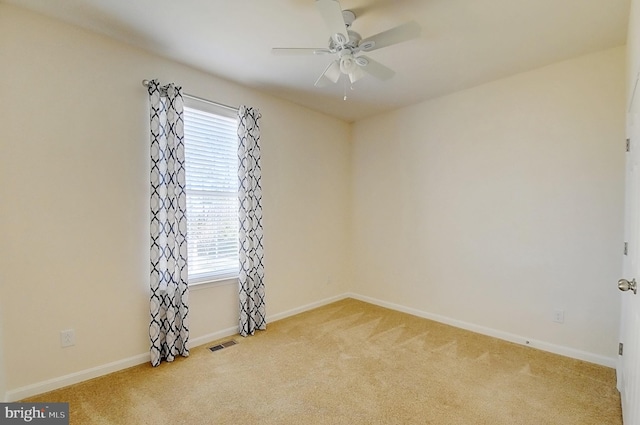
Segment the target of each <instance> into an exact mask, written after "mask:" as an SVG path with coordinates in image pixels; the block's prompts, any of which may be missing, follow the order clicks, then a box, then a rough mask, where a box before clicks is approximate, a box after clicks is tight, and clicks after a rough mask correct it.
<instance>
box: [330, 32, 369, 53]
mask: <svg viewBox="0 0 640 425" xmlns="http://www.w3.org/2000/svg"><path fill="white" fill-rule="evenodd" d="M337 35H341V34H337ZM347 35H348V36H349V40H345V42H344V43H341V44H340V43H337V42H336V41H335V40H334V39H333V37H331V38H330V39H329V49H330V50H333V51H336V52H341V51H343V50H348V51H350V52H351V53H355V52H357V51H358V43H360V40H362V37H361V36H360V34H358V33H357V32H355V31H351V30H347Z"/></svg>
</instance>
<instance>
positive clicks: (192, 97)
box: [142, 80, 238, 112]
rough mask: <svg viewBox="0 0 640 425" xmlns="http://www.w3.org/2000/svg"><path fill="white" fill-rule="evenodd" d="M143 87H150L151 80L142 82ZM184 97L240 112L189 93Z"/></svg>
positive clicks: (183, 94)
mask: <svg viewBox="0 0 640 425" xmlns="http://www.w3.org/2000/svg"><path fill="white" fill-rule="evenodd" d="M142 85H143V86H145V87H149V80H142ZM182 96H184V97H188V98H189V99H193V100H199V101H200V102H204V103H209V104H211V105H215V106H219V107H221V108H224V109H228V110H230V111H234V112H238V108H236V107H233V106H229V105H225V104H224V103H218V102H214V101H213V100H209V99H205V98H202V97H198V96H194V95H192V94H189V93H182Z"/></svg>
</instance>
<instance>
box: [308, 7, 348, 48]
mask: <svg viewBox="0 0 640 425" xmlns="http://www.w3.org/2000/svg"><path fill="white" fill-rule="evenodd" d="M316 8H317V9H318V12H320V15H322V19H323V20H324V22H325V24H326V25H327V28H329V31H330V32H331V38H332V39H333V41H335V42H336V43H337V44H339V45H343V44H344V43H346V42H347V41H348V40H349V36H348V34H347V26H346V25H345V23H344V17H343V16H342V8H341V7H340V3H338V1H337V0H316Z"/></svg>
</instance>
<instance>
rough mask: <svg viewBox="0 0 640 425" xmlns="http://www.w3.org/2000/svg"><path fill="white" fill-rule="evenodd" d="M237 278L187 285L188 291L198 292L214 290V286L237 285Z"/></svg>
mask: <svg viewBox="0 0 640 425" xmlns="http://www.w3.org/2000/svg"><path fill="white" fill-rule="evenodd" d="M237 284H238V278H237V277H227V278H223V279H219V280H204V281H201V282H194V283H189V291H199V290H201V289H207V288H214V287H216V286H226V285H237Z"/></svg>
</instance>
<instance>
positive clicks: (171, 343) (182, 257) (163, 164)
mask: <svg viewBox="0 0 640 425" xmlns="http://www.w3.org/2000/svg"><path fill="white" fill-rule="evenodd" d="M148 90H149V101H150V112H151V117H150V118H151V176H150V177H151V178H150V181H151V199H150V205H151V226H150V228H151V255H150V258H151V279H150V286H151V305H150V312H151V323H150V326H149V337H150V339H151V350H150V351H151V364H152V365H153V366H158V365H159V364H160V362H161V361H162V360H166V361H173V360H174V358H175V357H176V356H178V355H181V356H184V357H187V356H188V355H189V350H188V348H187V342H188V339H189V329H188V326H187V316H188V313H189V307H188V295H189V287H188V280H187V279H188V276H187V216H186V212H187V199H186V192H185V189H186V184H185V157H184V117H183V99H182V88H181V87H176V86H175V85H173V84H169V85H166V86H160V85H159V83H158V81H156V80H153V81H150V82H149V85H148Z"/></svg>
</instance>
